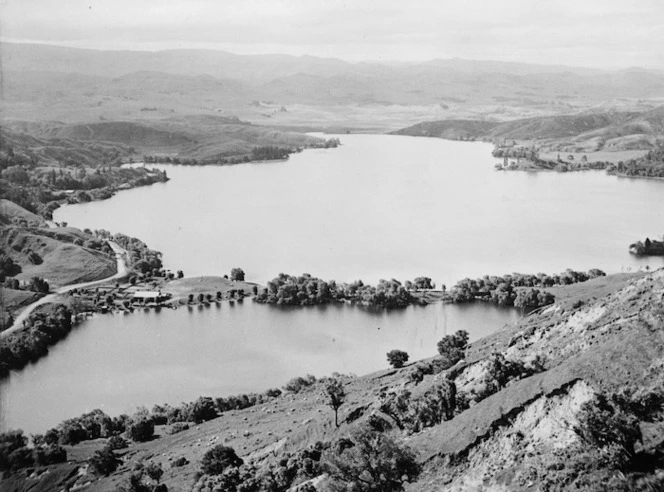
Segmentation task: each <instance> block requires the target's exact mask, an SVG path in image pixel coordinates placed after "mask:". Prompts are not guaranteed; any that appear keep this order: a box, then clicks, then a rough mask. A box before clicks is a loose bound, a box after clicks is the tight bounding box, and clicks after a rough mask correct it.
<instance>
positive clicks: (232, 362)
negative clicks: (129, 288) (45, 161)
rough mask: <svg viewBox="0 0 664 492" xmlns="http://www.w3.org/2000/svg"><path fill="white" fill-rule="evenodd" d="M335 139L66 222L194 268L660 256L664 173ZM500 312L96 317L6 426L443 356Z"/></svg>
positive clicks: (327, 269) (27, 383)
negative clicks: (641, 251) (526, 166)
mask: <svg viewBox="0 0 664 492" xmlns="http://www.w3.org/2000/svg"><path fill="white" fill-rule="evenodd" d="M340 138H341V140H342V144H343V145H342V146H341V147H339V148H337V149H319V150H308V151H305V152H302V153H300V154H295V155H293V156H291V158H290V159H289V160H288V161H285V162H276V163H274V162H273V163H265V164H243V165H238V166H225V167H200V168H199V167H179V166H161V167H163V168H165V169H167V171H168V173H169V176H170V177H171V178H172V179H171V181H169V182H168V183H164V184H156V185H153V186H151V187H147V188H139V189H134V190H129V191H123V192H121V193H118V194H117V195H116V196H115V197H114V198H112V199H110V200H107V201H103V202H94V203H89V204H83V205H75V206H66V207H62V208H60V209H58V210H57V211H56V213H55V217H54V218H55V220H56V221H67V222H68V223H69V224H70V225H73V226H76V227H81V228H84V227H89V228H91V229H99V228H103V229H107V230H110V231H112V232H123V233H125V234H129V235H132V236H136V237H139V238H141V239H143V240H144V241H145V242H146V243H147V244H148V245H149V246H150V247H152V248H154V249H157V250H160V251H162V252H163V253H164V260H165V264H166V266H167V267H168V268H171V269H172V270H176V269H182V270H184V272H185V274H186V275H187V276H195V275H210V274H217V275H223V274H224V273H228V272H230V270H231V268H233V267H236V266H240V267H242V268H243V269H244V271H245V272H246V273H247V279H248V280H250V281H257V282H265V281H267V280H268V279H270V278H273V277H274V276H276V275H277V274H278V273H280V272H286V273H292V274H299V273H303V272H308V273H311V274H313V275H316V276H319V277H322V278H325V279H336V280H338V281H350V280H354V279H357V278H362V279H363V280H365V281H370V282H375V281H377V280H378V279H380V278H398V279H402V280H405V279H412V278H413V277H415V276H419V275H427V276H430V277H432V278H433V279H434V280H435V281H436V282H437V283H439V284H440V283H441V282H444V283H446V284H447V285H448V286H449V285H451V284H453V283H454V282H455V281H457V280H459V279H461V278H463V277H465V276H471V277H474V276H481V275H484V274H487V273H488V274H504V273H509V272H513V271H520V272H524V273H537V272H547V273H556V272H560V271H563V270H564V269H566V268H568V267H569V268H575V269H584V270H587V269H589V268H594V267H597V268H602V269H604V270H606V271H607V272H617V271H621V270H626V269H637V268H643V267H645V266H646V265H649V266H651V267H653V268H654V267H659V266H662V264H663V261H662V259H661V258H651V259H637V258H635V257H633V256H631V255H629V253H628V252H627V246H628V245H629V244H630V243H631V242H633V241H635V240H637V239H642V238H644V237H645V236H647V235H649V236H650V237H655V236H657V235H660V234H661V233H662V231H661V224H662V218H663V217H664V201H662V199H661V197H662V192H663V191H664V182H662V181H647V180H629V179H621V178H616V177H609V176H606V175H605V174H604V173H601V172H587V173H568V174H557V173H538V174H530V173H518V172H513V173H503V172H496V171H494V170H493V164H494V161H495V159H493V158H492V157H491V155H490V152H491V146H490V145H487V144H483V143H464V142H450V141H445V140H436V139H423V138H411V137H400V136H377V135H343V136H340ZM516 317H517V314H516V313H515V312H514V311H509V310H502V309H497V308H494V307H492V306H486V305H473V306H441V305H433V306H428V307H425V308H421V307H411V308H408V309H406V310H402V311H391V312H390V313H389V314H386V313H385V312H379V313H375V312H371V311H367V310H363V309H360V308H354V307H351V306H347V305H339V306H327V307H315V308H302V309H283V308H278V307H273V306H263V305H256V304H254V303H252V302H251V301H245V302H244V303H242V304H236V305H235V306H234V307H231V306H229V305H228V304H224V305H223V306H222V307H220V308H217V307H210V308H201V309H198V308H195V309H193V310H191V311H190V310H188V309H186V308H183V309H179V310H177V311H171V310H164V311H161V312H160V313H155V312H139V313H135V314H133V315H129V316H126V315H107V316H98V317H95V318H94V319H92V320H90V321H88V322H86V323H84V324H82V325H80V326H79V327H77V328H76V329H75V331H74V332H72V334H71V335H70V336H69V337H68V338H67V339H66V340H65V341H63V342H61V343H60V344H58V345H57V346H55V347H53V348H52V349H51V353H50V354H49V356H48V357H46V358H45V359H43V360H41V361H39V362H38V363H36V364H34V365H32V366H30V367H28V368H26V369H25V370H23V371H21V372H18V373H13V374H12V375H11V376H10V377H9V378H8V379H6V380H4V381H2V382H0V398H1V400H2V401H1V405H2V417H1V420H0V428H2V429H7V428H15V427H22V428H24V429H26V430H27V431H30V432H38V431H43V430H45V429H46V428H48V427H50V426H53V425H55V424H57V423H58V422H59V421H61V420H63V419H64V418H67V417H71V416H75V415H79V414H81V413H82V412H84V411H87V410H91V409H93V408H102V409H103V410H105V411H107V412H108V413H110V414H117V413H119V412H125V411H131V410H132V409H133V408H135V407H136V406H137V405H147V406H152V405H153V404H155V403H163V402H169V403H174V404H177V403H179V402H181V401H188V400H192V399H194V398H196V397H198V396H200V395H211V396H224V395H229V394H234V393H238V392H246V391H262V390H265V389H267V388H268V387H273V386H281V385H283V384H284V383H285V382H286V381H287V380H288V379H290V378H292V377H294V376H298V375H304V374H306V373H313V374H315V375H316V376H322V375H327V374H330V373H331V372H333V371H338V372H355V373H358V374H361V373H365V372H369V371H373V370H376V369H380V368H384V367H386V365H387V364H386V361H385V353H386V352H387V351H388V350H390V349H392V348H400V349H403V350H406V351H407V352H409V353H410V354H411V359H417V358H421V357H426V356H430V355H434V354H435V351H436V342H437V340H439V339H440V338H441V337H442V336H443V335H445V334H448V333H452V332H454V331H456V330H458V329H466V330H468V331H469V332H470V333H471V337H472V338H474V339H475V338H478V337H480V336H483V335H485V334H488V333H490V332H491V331H494V330H495V329H498V328H500V327H501V326H503V325H504V324H505V323H508V322H511V321H513V320H515V319H516Z"/></svg>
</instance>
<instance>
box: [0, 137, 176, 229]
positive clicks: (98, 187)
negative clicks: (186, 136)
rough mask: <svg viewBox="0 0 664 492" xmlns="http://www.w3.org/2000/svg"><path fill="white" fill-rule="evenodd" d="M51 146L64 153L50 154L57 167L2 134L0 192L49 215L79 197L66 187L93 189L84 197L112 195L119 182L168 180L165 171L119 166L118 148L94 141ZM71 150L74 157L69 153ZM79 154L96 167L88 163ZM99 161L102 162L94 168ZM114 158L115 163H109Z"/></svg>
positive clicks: (134, 182) (133, 182)
mask: <svg viewBox="0 0 664 492" xmlns="http://www.w3.org/2000/svg"><path fill="white" fill-rule="evenodd" d="M82 145H85V144H82ZM49 150H53V151H54V152H56V153H59V154H65V156H61V155H57V156H54V155H49V156H48V158H47V159H48V161H49V164H50V163H51V161H52V160H53V159H57V160H58V161H59V168H57V169H48V168H47V169H46V170H45V169H44V168H40V167H39V165H40V161H41V160H42V159H43V156H38V155H36V154H35V153H34V152H32V149H26V150H24V151H17V150H15V149H14V148H13V147H12V146H10V145H7V142H6V141H5V140H4V139H2V138H0V196H2V197H3V198H6V199H8V200H11V201H13V202H14V203H16V204H18V205H20V206H21V207H23V208H25V209H26V210H29V211H30V212H33V213H37V214H40V215H42V216H44V217H47V218H50V217H51V213H52V211H53V210H55V209H56V208H57V207H58V206H59V205H60V203H62V202H75V201H77V200H78V198H77V197H76V196H72V195H68V194H67V193H64V190H87V191H88V192H90V193H89V194H86V195H81V197H83V198H84V199H85V197H86V196H87V198H89V199H97V198H107V197H109V196H111V195H112V194H113V191H114V190H115V189H116V188H117V187H119V186H120V185H125V184H128V185H129V186H131V187H135V186H143V185H148V184H152V183H156V182H162V181H166V180H168V177H167V176H166V173H165V172H162V171H158V170H148V169H144V168H135V169H127V168H121V167H119V166H120V165H121V164H122V162H121V161H120V159H119V158H120V157H121V155H120V151H119V149H118V148H112V147H107V146H104V145H95V146H94V147H92V148H88V149H85V150H83V149H75V150H73V149H67V148H60V147H58V148H57V150H56V148H55V147H49ZM80 150H83V152H79V151H80ZM68 153H71V155H72V156H74V157H73V158H71V157H67V156H66V155H67V154H68ZM78 157H81V159H82V160H83V161H85V162H87V164H88V166H93V167H86V165H85V164H83V163H82V162H79V161H78ZM97 162H102V165H101V166H99V167H96V168H95V167H94V166H96V165H97V164H96V163H97ZM111 162H112V163H113V164H109V163H111ZM92 192H94V193H92Z"/></svg>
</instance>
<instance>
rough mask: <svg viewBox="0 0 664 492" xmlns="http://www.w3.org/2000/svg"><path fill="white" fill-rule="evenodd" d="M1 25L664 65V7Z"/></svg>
mask: <svg viewBox="0 0 664 492" xmlns="http://www.w3.org/2000/svg"><path fill="white" fill-rule="evenodd" d="M0 19H2V20H0V33H1V34H2V37H3V38H4V39H12V40H28V39H29V40H33V41H38V42H47V43H54V44H68V45H73V46H80V47H93V48H102V49H109V48H117V49H159V48H175V47H208V48H220V49H226V50H229V51H234V52H238V53H264V52H283V53H289V54H305V53H307V54H313V55H320V56H335V57H340V58H345V59H349V60H359V59H394V58H398V59H402V60H413V61H417V60H425V59H430V58H442V57H466V58H476V59H477V58H485V59H504V60H513V61H524V62H541V63H557V64H560V63H564V64H569V65H590V66H629V65H637V64H641V65H647V66H657V67H663V66H664V59H663V56H664V55H662V53H661V51H662V50H660V49H659V43H658V42H657V40H661V39H662V36H661V35H662V29H663V26H664V3H662V2H660V1H659V0H642V1H640V2H624V1H615V0H604V1H598V0H585V1H578V0H574V1H572V0H560V1H557V2H551V1H548V0H547V1H542V0H507V1H505V0H501V1H495V0H494V1H486V0H464V1H461V0H448V1H440V0H438V1H429V0H411V1H408V2H404V1H403V0H401V1H398V2H397V1H393V0H381V1H377V0H353V1H350V0H349V1H342V0H307V1H301V0H223V1H219V0H192V1H163V0H162V1H153V0H131V1H130V0H115V1H112V2H111V1H101V0H87V1H82V0H59V1H58V2H53V1H51V0H0ZM655 36H659V37H655Z"/></svg>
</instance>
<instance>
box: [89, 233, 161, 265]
mask: <svg viewBox="0 0 664 492" xmlns="http://www.w3.org/2000/svg"><path fill="white" fill-rule="evenodd" d="M95 232H96V234H97V235H98V236H99V237H102V238H104V239H112V240H113V241H115V242H116V243H117V244H118V245H120V246H121V247H122V248H124V249H126V250H127V252H128V253H129V264H130V266H131V267H132V268H133V269H134V270H136V271H137V272H139V273H141V274H144V275H146V274H152V275H155V276H161V274H162V273H161V270H162V267H163V265H162V262H161V252H159V251H155V250H153V249H150V248H148V246H147V244H145V243H144V242H143V241H141V240H140V239H137V238H135V237H129V236H126V235H124V234H116V235H114V236H111V234H110V233H109V232H108V231H104V230H99V231H95Z"/></svg>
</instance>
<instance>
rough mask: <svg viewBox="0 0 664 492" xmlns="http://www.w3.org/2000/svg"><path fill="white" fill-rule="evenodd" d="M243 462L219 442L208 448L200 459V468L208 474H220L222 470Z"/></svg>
mask: <svg viewBox="0 0 664 492" xmlns="http://www.w3.org/2000/svg"><path fill="white" fill-rule="evenodd" d="M243 463H244V461H242V459H241V458H239V457H238V455H237V454H236V453H235V450H234V449H233V448H231V447H229V446H224V445H222V444H219V445H217V446H215V447H213V448H212V449H210V450H209V451H208V452H207V453H205V455H204V456H203V459H202V460H201V470H202V471H203V473H207V474H208V475H221V474H222V473H223V472H224V470H226V469H227V468H231V467H238V466H241V465H242V464H243Z"/></svg>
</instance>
